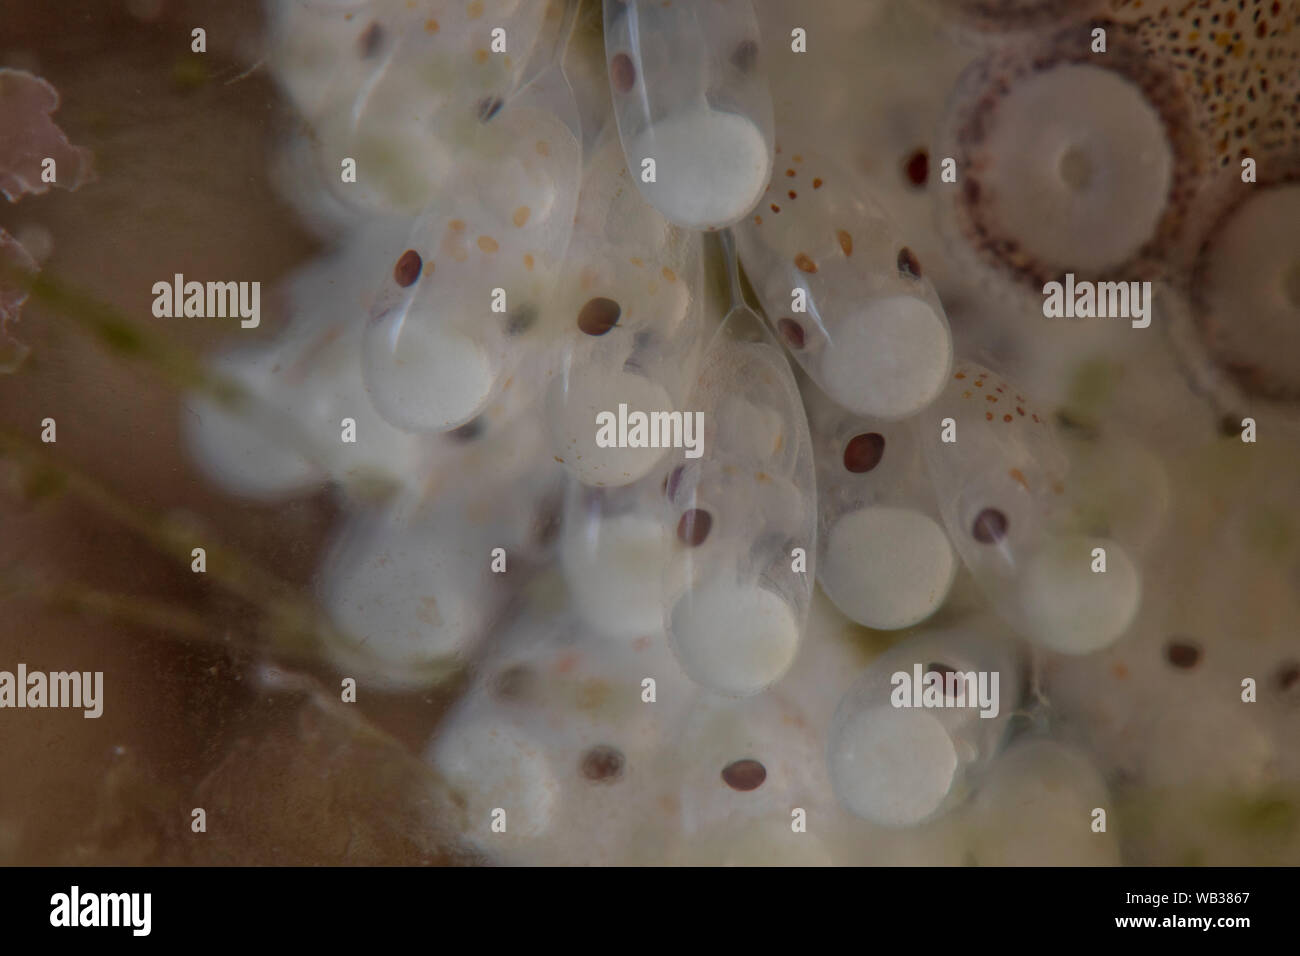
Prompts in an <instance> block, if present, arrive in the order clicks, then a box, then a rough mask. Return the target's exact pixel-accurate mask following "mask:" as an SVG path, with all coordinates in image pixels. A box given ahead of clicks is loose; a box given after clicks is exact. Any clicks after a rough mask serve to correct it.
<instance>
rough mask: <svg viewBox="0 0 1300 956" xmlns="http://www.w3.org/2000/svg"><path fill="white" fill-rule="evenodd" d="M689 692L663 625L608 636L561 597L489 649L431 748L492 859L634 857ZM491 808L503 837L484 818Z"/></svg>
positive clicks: (598, 861) (470, 828) (583, 861)
mask: <svg viewBox="0 0 1300 956" xmlns="http://www.w3.org/2000/svg"><path fill="white" fill-rule="evenodd" d="M647 679H650V680H653V681H654V696H653V699H652V700H647V699H646V693H647V692H646V689H645V685H644V682H645V681H646V680H647ZM695 693H696V691H695V690H694V688H693V686H692V685H691V684H690V681H688V680H687V679H686V677H685V676H684V675H682V674H681V672H680V670H679V669H678V668H677V666H676V663H675V661H674V660H673V658H672V655H671V653H669V651H668V648H667V642H666V640H665V638H664V635H663V632H662V631H661V630H660V631H657V632H655V633H653V634H646V635H643V639H642V640H639V641H636V642H611V641H610V640H609V639H608V637H607V636H605V635H604V634H602V633H600V632H598V631H594V630H592V629H590V628H587V627H584V626H583V625H582V624H581V622H579V621H577V620H576V619H575V618H574V617H573V616H572V613H571V609H569V608H566V607H560V608H558V609H557V610H556V611H554V612H553V613H552V612H546V611H540V612H539V611H538V610H537V609H532V610H530V611H528V612H527V613H523V614H520V615H519V616H518V617H517V618H516V619H515V620H513V621H512V622H511V623H510V624H509V626H508V627H506V628H505V629H504V631H503V633H502V634H501V636H500V638H499V639H498V641H496V642H494V645H493V646H492V647H491V648H490V649H489V652H488V654H487V655H486V657H485V658H484V659H483V661H482V663H481V664H480V666H479V667H478V672H477V674H476V675H475V678H474V680H473V682H472V683H471V685H470V687H469V688H468V690H467V691H466V692H465V694H464V695H463V696H462V698H461V700H460V702H459V703H458V704H457V706H456V709H455V710H454V711H453V713H452V715H451V716H450V717H449V719H448V720H447V722H446V723H444V724H443V725H442V726H441V727H440V728H439V731H438V735H437V737H436V738H435V740H434V741H433V743H432V745H431V747H430V748H429V758H430V760H431V761H432V762H433V763H434V765H435V766H436V767H437V768H438V769H439V770H440V771H441V772H443V773H445V774H447V775H448V776H449V777H451V778H452V781H451V782H452V783H453V785H455V786H457V787H458V789H460V790H461V792H462V795H464V796H465V797H466V798H467V799H466V803H467V805H466V818H467V819H466V827H465V829H466V831H467V833H468V834H469V835H471V838H472V839H474V842H475V843H477V844H478V845H480V846H482V847H483V849H485V850H486V851H487V852H489V853H490V854H491V855H492V856H493V858H494V859H495V860H496V861H497V862H502V863H545V864H552V865H554V864H561V865H609V864H615V863H627V862H637V861H638V860H639V856H640V855H642V854H641V853H639V852H637V851H633V850H632V848H631V844H632V842H633V841H632V836H633V834H634V832H635V831H637V830H638V829H640V828H641V827H643V826H644V825H645V823H646V821H647V819H648V818H649V817H651V816H652V815H653V814H654V812H655V811H654V809H653V807H652V805H651V802H650V793H651V789H652V787H653V786H654V784H655V781H656V771H657V766H656V762H655V755H656V754H658V753H659V752H660V751H661V750H662V749H663V747H664V745H665V743H666V742H667V741H669V740H670V739H671V735H672V733H673V730H674V728H675V727H676V725H677V723H678V721H679V720H680V717H681V715H682V714H683V712H684V711H685V708H686V707H687V706H688V705H689V703H690V700H691V699H692V697H693V696H694V695H695ZM494 731H495V734H494V733H493V732H494ZM494 736H495V738H496V739H495V740H494V739H493V737H494ZM503 765H504V766H506V767H509V768H510V772H508V773H504V774H503V773H501V772H500V770H501V768H502V766H503ZM498 808H500V809H502V810H504V811H505V812H506V815H507V820H506V823H507V827H506V830H505V834H506V835H507V837H508V838H506V839H502V838H501V834H500V833H494V832H492V831H491V829H490V825H491V820H492V813H493V811H494V810H496V809H498ZM516 818H518V823H519V826H518V827H516ZM512 832H513V833H514V834H515V835H514V836H513V837H510V836H509V834H511V833H512Z"/></svg>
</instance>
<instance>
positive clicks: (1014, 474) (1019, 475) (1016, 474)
mask: <svg viewBox="0 0 1300 956" xmlns="http://www.w3.org/2000/svg"><path fill="white" fill-rule="evenodd" d="M1007 474H1008V475H1010V476H1011V480H1012V481H1014V482H1015V483H1016V484H1018V485H1020V486H1021V487H1022V488H1024V489H1025V491H1028V490H1029V482H1028V481H1026V480H1025V474H1024V472H1022V471H1021V470H1020V469H1019V468H1012V469H1011V470H1010V471H1009V472H1007Z"/></svg>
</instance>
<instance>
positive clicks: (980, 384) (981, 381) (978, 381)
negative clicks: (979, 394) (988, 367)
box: [975, 378, 984, 388]
mask: <svg viewBox="0 0 1300 956" xmlns="http://www.w3.org/2000/svg"><path fill="white" fill-rule="evenodd" d="M975 387H976V388H983V387H984V379H982V378H977V379H975Z"/></svg>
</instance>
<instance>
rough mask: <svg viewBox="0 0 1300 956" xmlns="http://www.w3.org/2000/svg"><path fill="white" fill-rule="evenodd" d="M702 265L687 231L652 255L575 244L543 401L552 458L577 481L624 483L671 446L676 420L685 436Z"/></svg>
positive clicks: (556, 305) (557, 306) (558, 299)
mask: <svg viewBox="0 0 1300 956" xmlns="http://www.w3.org/2000/svg"><path fill="white" fill-rule="evenodd" d="M699 270H700V245H699V240H698V238H697V237H695V236H693V235H690V234H685V233H679V234H678V235H677V236H676V238H675V240H673V241H672V242H671V243H670V245H669V246H668V247H666V248H664V249H661V250H660V251H659V253H658V254H657V255H656V256H654V257H652V258H643V257H642V256H640V255H636V254H629V249H628V247H614V248H610V247H608V246H604V245H603V244H599V243H596V242H592V241H584V242H582V243H581V244H575V249H574V253H573V255H572V256H570V259H569V263H568V266H567V268H566V273H565V276H564V278H563V280H562V281H561V283H560V288H559V289H558V291H557V293H556V295H555V298H554V300H553V307H552V311H551V314H552V315H553V320H552V322H553V327H554V328H555V329H556V336H557V337H556V342H555V344H556V348H557V352H558V356H559V358H558V363H557V372H556V376H555V379H554V381H553V382H552V385H551V389H550V392H549V395H548V401H547V408H548V412H549V421H550V424H551V434H552V438H553V444H554V448H555V455H556V457H557V458H559V459H560V460H561V461H562V462H563V464H564V466H565V467H566V468H567V469H568V470H569V471H570V472H571V473H572V474H573V475H574V476H575V477H576V478H578V479H579V480H580V481H582V482H584V483H586V484H589V485H598V486H600V485H603V486H617V485H625V484H630V483H632V482H634V481H637V480H639V479H640V478H642V477H643V476H645V475H646V474H648V473H649V472H650V470H651V469H652V468H654V467H655V465H656V464H657V463H658V462H659V461H660V460H661V459H662V458H663V457H664V456H665V455H666V454H667V453H668V450H669V447H670V446H671V444H672V443H673V441H674V433H673V431H672V429H673V428H674V427H675V428H677V433H676V435H677V439H676V440H677V441H678V442H680V441H681V440H684V433H683V432H682V428H683V427H686V426H687V425H688V424H689V423H687V422H686V421H685V419H684V418H683V416H687V415H688V414H689V408H688V406H686V405H684V404H683V401H684V399H685V397H686V393H687V390H688V389H689V388H690V385H691V381H692V374H693V372H694V370H695V369H696V368H697V367H698V364H699V356H700V345H701V327H700V326H701V317H700V314H699V304H698V302H697V300H696V298H695V295H694V294H693V292H692V288H693V287H694V286H695V284H696V280H697V279H698V276H699ZM638 416H639V417H643V418H644V419H645V421H643V422H641V424H640V426H639V427H638V420H639V419H638ZM650 416H653V417H650ZM664 423H667V424H666V425H665V426H664V427H663V428H661V427H660V426H661V425H663V424H664Z"/></svg>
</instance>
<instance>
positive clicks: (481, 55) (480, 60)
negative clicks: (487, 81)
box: [474, 48, 488, 66]
mask: <svg viewBox="0 0 1300 956" xmlns="http://www.w3.org/2000/svg"><path fill="white" fill-rule="evenodd" d="M487 58H488V51H487V50H484V49H482V48H480V49H477V50H475V51H474V62H475V63H477V64H478V65H479V66H482V65H483V64H484V63H486V62H487Z"/></svg>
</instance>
